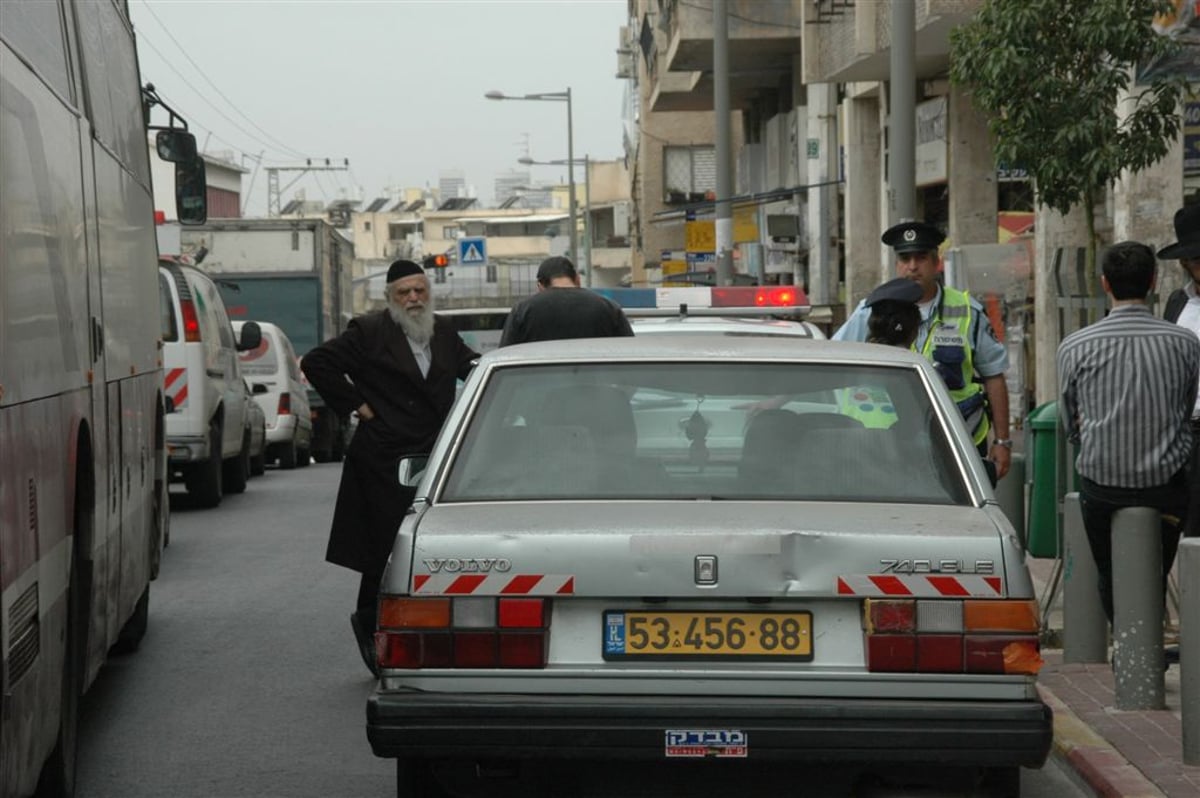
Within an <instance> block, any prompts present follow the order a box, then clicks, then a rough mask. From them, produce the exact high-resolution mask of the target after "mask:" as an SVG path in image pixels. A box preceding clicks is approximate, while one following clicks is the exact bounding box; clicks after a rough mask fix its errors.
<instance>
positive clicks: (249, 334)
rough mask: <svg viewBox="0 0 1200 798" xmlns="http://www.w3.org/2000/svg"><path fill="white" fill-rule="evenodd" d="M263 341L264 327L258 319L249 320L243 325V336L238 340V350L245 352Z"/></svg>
mask: <svg viewBox="0 0 1200 798" xmlns="http://www.w3.org/2000/svg"><path fill="white" fill-rule="evenodd" d="M261 343H262V327H259V326H258V322H256V321H248V322H246V323H244V324H243V325H242V337H241V338H240V339H239V340H238V343H237V351H239V352H245V351H247V350H250V349H253V348H254V347H256V346H258V345H259V344H261Z"/></svg>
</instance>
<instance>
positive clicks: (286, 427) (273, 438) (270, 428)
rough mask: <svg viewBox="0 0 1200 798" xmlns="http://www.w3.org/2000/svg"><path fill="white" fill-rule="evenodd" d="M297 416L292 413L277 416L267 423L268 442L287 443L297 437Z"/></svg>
mask: <svg viewBox="0 0 1200 798" xmlns="http://www.w3.org/2000/svg"><path fill="white" fill-rule="evenodd" d="M296 424H297V421H296V417H295V416H294V415H292V414H290V413H287V414H284V415H282V416H276V417H275V423H274V424H268V425H267V443H287V442H289V441H291V440H292V439H294V438H295V437H296Z"/></svg>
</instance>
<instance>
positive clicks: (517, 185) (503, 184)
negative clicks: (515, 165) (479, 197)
mask: <svg viewBox="0 0 1200 798" xmlns="http://www.w3.org/2000/svg"><path fill="white" fill-rule="evenodd" d="M528 185H529V172H527V171H526V172H522V171H521V170H519V169H509V170H508V171H507V172H505V173H504V174H500V175H497V176H496V187H495V189H493V191H494V194H495V201H496V204H497V205H503V204H504V201H505V200H507V199H509V198H510V197H514V196H516V195H518V194H521V193H524V192H523V191H522V190H521V187H522V186H528Z"/></svg>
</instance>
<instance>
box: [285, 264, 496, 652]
mask: <svg viewBox="0 0 1200 798" xmlns="http://www.w3.org/2000/svg"><path fill="white" fill-rule="evenodd" d="M385 293H386V296H387V304H388V306H387V309H386V310H381V311H377V312H374V313H368V314H365V315H363V316H359V317H357V318H355V319H353V320H352V321H351V322H350V324H349V325H348V326H347V327H346V330H345V332H343V333H342V334H341V335H339V336H338V337H337V338H333V339H331V340H329V341H326V342H325V343H323V344H321V345H320V346H318V347H317V348H316V349H313V350H312V351H311V352H309V353H308V354H306V355H305V356H304V358H303V360H302V361H301V368H302V369H303V370H304V374H305V376H307V377H308V381H309V382H310V383H311V384H312V386H313V387H314V388H315V389H316V390H317V392H318V393H320V394H321V397H322V398H323V399H324V400H325V403H326V404H328V405H329V406H330V407H332V408H333V409H334V410H335V411H337V412H338V413H343V414H347V415H348V414H350V413H352V412H353V413H357V415H358V419H359V423H358V429H357V430H356V431H355V433H354V438H353V439H352V440H351V441H350V446H349V447H348V448H347V450H346V461H345V464H344V465H343V466H342V481H341V484H340V485H339V486H338V496H337V505H336V506H335V508H334V511H333V526H332V529H331V530H330V533H329V546H328V548H327V549H326V551H325V559H326V560H328V561H329V562H331V563H334V564H335V565H341V566H344V567H346V568H350V569H352V570H355V571H358V572H360V573H361V574H362V580H361V582H360V585H359V593H358V601H357V603H356V605H355V607H356V609H355V612H354V613H353V614H351V616H350V624H351V626H352V627H353V629H354V634H355V637H356V638H357V640H358V645H359V653H360V654H362V657H363V661H364V662H365V663H366V665H367V667H368V668H369V669H371V672H372V673H375V672H376V664H375V653H374V652H375V645H374V633H375V622H376V614H377V601H378V595H379V582H380V580H381V579H382V577H383V569H384V566H385V565H386V564H387V559H388V555H389V554H390V553H391V550H392V542H393V540H394V538H395V536H396V530H397V529H398V528H399V526H400V521H401V520H402V519H403V517H404V514H405V513H406V512H407V511H408V508H409V506H410V505H411V504H412V499H413V495H414V491H413V490H412V489H411V488H404V487H401V485H400V483H399V480H398V477H397V473H398V472H397V468H398V464H399V461H400V458H401V457H403V456H404V455H410V454H421V453H426V452H429V451H430V449H431V448H432V447H433V442H434V439H435V438H436V437H437V435H438V432H439V431H440V430H441V428H442V423H443V422H444V421H445V420H446V416H447V414H448V413H449V412H450V406H451V405H452V404H453V403H454V398H455V392H456V387H457V380H459V379H465V378H466V376H467V374H468V373H469V372H470V371H471V366H472V361H474V360H475V359H476V358H478V357H479V355H478V353H476V352H474V351H473V350H472V349H471V348H470V347H468V346H467V345H466V344H465V343H464V342H463V340H462V338H460V337H459V335H458V332H457V331H455V329H454V328H453V326H452V325H451V324H450V323H449V322H447V321H445V320H444V319H441V318H439V317H437V316H435V315H434V312H433V297H432V296H431V294H430V289H429V278H428V277H427V276H426V275H425V272H424V271H423V270H422V269H421V267H420V266H418V265H417V264H415V263H413V262H412V261H410V260H398V261H396V262H395V263H393V264H392V265H391V266H390V267H389V268H388V271H387V286H386V289H385Z"/></svg>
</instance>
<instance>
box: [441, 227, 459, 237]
mask: <svg viewBox="0 0 1200 798" xmlns="http://www.w3.org/2000/svg"><path fill="white" fill-rule="evenodd" d="M442 238H445V239H452V238H458V225H456V224H452V225H446V226H445V227H443V228H442Z"/></svg>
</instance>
